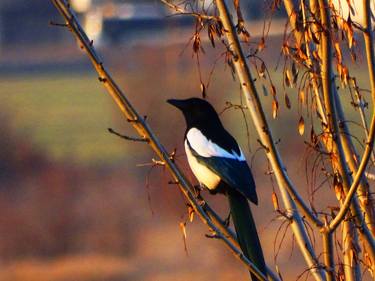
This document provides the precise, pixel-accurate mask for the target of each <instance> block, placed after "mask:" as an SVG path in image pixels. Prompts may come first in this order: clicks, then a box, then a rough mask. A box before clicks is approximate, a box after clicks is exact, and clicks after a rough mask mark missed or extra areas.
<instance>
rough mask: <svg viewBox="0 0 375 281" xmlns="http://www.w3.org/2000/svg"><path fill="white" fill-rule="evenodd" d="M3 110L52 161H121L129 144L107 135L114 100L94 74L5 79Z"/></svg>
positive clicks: (0, 82) (0, 94) (1, 84)
mask: <svg viewBox="0 0 375 281" xmlns="http://www.w3.org/2000/svg"><path fill="white" fill-rule="evenodd" d="M0 87H1V89H2V90H1V92H0V98H1V101H2V102H1V105H0V107H1V111H2V112H3V114H5V115H6V117H7V119H8V121H9V122H10V126H11V127H12V129H13V130H15V131H16V132H17V133H18V134H19V135H20V136H28V137H29V138H30V139H29V140H30V141H31V142H32V143H33V144H34V145H35V146H36V148H37V149H38V148H39V149H40V150H42V151H44V152H45V153H46V154H47V155H49V156H50V157H51V159H53V160H66V157H72V158H73V159H70V160H74V161H77V162H79V163H88V162H91V161H93V162H109V161H116V160H119V158H120V155H121V154H123V153H124V152H125V146H124V145H122V144H121V142H119V141H117V140H114V137H113V136H111V135H110V134H109V133H107V128H108V127H111V126H113V125H114V118H113V113H112V111H113V104H112V101H111V100H110V99H109V98H108V96H107V95H106V94H105V91H104V90H103V89H102V87H100V85H99V84H98V83H97V79H96V77H95V76H94V75H89V74H79V75H71V74H66V73H65V74H61V73H53V74H40V75H33V76H14V77H5V78H4V77H2V78H0Z"/></svg>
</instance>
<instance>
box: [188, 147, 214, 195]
mask: <svg viewBox="0 0 375 281" xmlns="http://www.w3.org/2000/svg"><path fill="white" fill-rule="evenodd" d="M185 152H186V155H187V159H188V162H189V165H190V168H191V170H192V171H193V174H194V176H195V177H196V178H197V179H198V181H199V182H200V183H201V184H204V185H205V186H206V187H207V188H208V189H215V188H216V186H217V185H218V184H219V182H220V177H219V176H218V175H216V174H215V173H214V172H212V171H211V170H210V169H208V168H207V167H206V166H204V165H202V164H200V163H199V162H198V161H197V159H196V158H195V157H194V156H193V154H192V153H191V151H190V148H189V145H188V144H187V140H185Z"/></svg>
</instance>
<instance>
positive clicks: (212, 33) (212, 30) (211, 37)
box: [207, 24, 216, 48]
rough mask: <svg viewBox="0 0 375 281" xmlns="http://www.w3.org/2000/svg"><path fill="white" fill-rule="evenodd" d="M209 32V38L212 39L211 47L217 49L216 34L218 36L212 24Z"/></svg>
mask: <svg viewBox="0 0 375 281" xmlns="http://www.w3.org/2000/svg"><path fill="white" fill-rule="evenodd" d="M207 32H208V38H209V39H210V42H211V45H212V47H214V48H215V34H216V32H215V27H214V26H213V25H212V24H210V25H209V26H208V29H207Z"/></svg>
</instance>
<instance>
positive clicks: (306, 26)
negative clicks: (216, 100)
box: [170, 0, 374, 280]
mask: <svg viewBox="0 0 375 281" xmlns="http://www.w3.org/2000/svg"><path fill="white" fill-rule="evenodd" d="M170 2H171V1H170ZM176 2H178V1H176ZM207 2H210V3H211V4H209V5H207ZM265 2H266V5H265V6H266V10H267V11H268V14H269V15H270V18H269V19H268V20H269V21H271V18H272V14H273V13H274V12H275V11H277V10H280V9H283V8H284V5H282V4H285V3H286V2H289V4H290V3H291V2H293V1H281V0H278V1H265ZM297 2H298V4H297V5H296V6H294V9H292V10H291V12H290V13H289V18H288V19H287V20H286V21H287V26H286V28H285V33H284V38H283V43H282V46H281V48H280V58H281V61H282V67H280V65H279V64H278V69H279V72H282V75H283V79H282V89H278V91H282V92H283V99H284V103H285V107H286V108H288V109H291V107H292V105H293V104H294V101H293V100H294V99H295V100H296V103H297V109H298V110H297V112H298V117H297V120H298V122H296V124H297V131H298V133H299V134H300V135H301V136H303V137H304V142H305V144H306V147H307V150H309V151H310V152H309V153H307V154H306V155H310V156H311V159H307V160H306V170H308V171H309V172H310V178H313V179H314V180H313V181H311V182H310V183H311V184H313V185H314V186H313V187H312V188H311V190H310V198H309V199H310V202H309V203H310V206H311V208H312V210H313V212H314V213H315V215H317V216H322V217H323V220H325V221H326V222H328V221H330V220H333V219H334V218H335V216H336V215H337V213H338V211H339V210H340V207H339V206H327V207H320V208H321V210H319V211H317V210H316V207H315V206H314V205H315V203H314V202H313V201H314V197H315V193H316V192H317V191H318V190H319V189H320V188H322V186H325V187H327V186H329V187H331V190H332V191H333V194H335V195H336V198H337V200H338V202H339V205H341V204H343V202H344V199H345V196H346V192H348V190H346V189H345V188H344V187H343V175H340V172H339V165H340V159H339V158H340V157H342V155H341V156H340V155H339V154H338V152H337V151H336V150H335V149H336V148H335V138H336V137H337V136H335V134H336V133H338V132H336V133H335V132H333V130H334V128H333V127H332V125H331V124H330V119H331V116H330V112H329V109H328V108H327V103H326V102H325V97H324V93H323V84H322V83H323V82H322V81H323V79H324V77H322V66H323V64H324V63H327V62H324V60H323V58H322V57H323V55H322V54H323V52H324V48H326V47H325V46H322V44H323V39H322V37H323V36H325V35H326V34H328V35H329V36H328V38H329V40H330V42H329V44H330V45H331V46H332V49H331V50H330V52H331V53H330V55H329V57H330V58H332V61H331V62H328V63H332V64H333V69H335V70H336V74H334V72H332V77H331V78H330V79H331V84H332V91H333V93H334V94H335V95H336V96H338V93H342V94H341V95H344V94H345V93H349V97H350V98H349V100H350V102H349V103H348V105H349V106H352V113H350V114H349V116H350V118H353V119H354V120H348V119H344V116H341V117H340V116H339V117H340V118H339V120H338V122H340V123H339V124H338V127H339V128H343V126H344V125H345V126H346V129H347V128H348V125H347V124H349V123H352V124H355V125H356V126H357V125H359V126H360V127H361V128H362V129H363V131H362V135H361V133H358V134H356V135H348V136H347V137H348V138H349V139H353V140H354V141H357V142H358V143H359V144H360V145H362V146H364V145H365V143H364V142H363V141H362V140H361V139H365V137H367V136H368V126H367V121H366V113H365V111H366V109H367V107H368V103H367V101H366V100H365V97H366V95H367V94H368V92H369V90H367V89H364V88H361V87H360V86H359V84H358V79H357V78H356V77H354V75H352V74H351V73H350V68H351V67H352V66H353V65H355V64H357V63H358V60H359V58H362V57H363V52H362V50H361V44H360V42H359V39H358V38H357V37H358V33H356V32H360V33H361V32H365V30H364V28H363V26H362V25H361V24H360V23H357V22H355V21H353V19H352V17H353V15H354V14H357V13H358V11H357V8H356V7H355V6H354V5H355V4H357V3H354V1H350V0H346V1H345V2H344V1H341V2H342V3H340V5H347V7H348V10H349V11H350V12H349V14H348V15H347V16H346V15H343V12H342V9H341V6H337V5H336V6H335V5H334V4H333V1H327V5H328V6H327V7H325V8H328V9H327V10H329V12H330V15H329V26H326V25H325V24H324V23H323V20H322V18H321V12H320V9H321V7H319V2H321V1H317V0H311V1H305V0H301V1H297ZM323 2H325V1H323ZM240 4H241V3H240V1H239V0H233V8H234V11H235V13H236V31H237V34H238V37H239V38H240V40H241V45H242V48H243V50H246V52H247V54H246V57H247V59H248V63H249V64H250V65H252V66H253V67H252V71H253V72H254V73H256V75H257V78H256V79H255V80H258V81H257V83H259V84H260V86H261V87H262V90H263V94H264V96H269V97H271V98H272V99H271V116H272V117H273V118H274V119H276V118H278V117H279V110H280V106H279V98H278V96H279V95H278V93H277V90H276V86H275V83H274V82H273V80H272V77H271V75H272V74H271V73H272V72H271V71H269V68H268V67H267V65H266V63H265V61H264V60H263V59H262V57H261V56H262V51H263V50H264V49H265V48H266V39H267V32H266V31H265V30H266V28H264V30H263V36H261V38H252V37H251V35H250V33H249V31H248V30H247V29H246V21H245V19H244V16H243V12H242V11H243V9H241V5H240ZM175 5H176V6H178V7H180V13H182V14H183V13H186V14H190V15H194V16H195V17H196V29H195V33H194V35H193V37H192V47H193V48H192V49H193V53H194V54H195V55H196V56H197V58H198V59H199V54H204V53H205V50H204V48H203V44H204V40H203V39H202V36H204V32H203V31H207V39H208V41H209V42H210V44H211V46H212V47H213V48H218V46H220V47H222V48H223V56H222V57H223V58H224V63H225V64H226V65H227V66H228V67H229V69H230V70H231V73H232V76H233V78H235V77H236V72H235V67H234V61H236V60H237V59H238V58H237V57H236V55H235V54H234V53H233V51H232V48H231V46H229V44H228V43H227V41H226V40H225V34H226V33H227V32H228V31H227V30H225V29H224V27H223V24H222V22H221V20H220V18H219V16H218V11H217V10H216V8H215V5H214V4H213V3H212V1H179V3H178V4H175ZM285 5H286V4H285ZM291 5H293V4H291ZM181 7H182V8H181ZM372 16H373V15H372ZM264 26H266V23H265V24H264ZM361 52H362V53H361ZM198 65H199V64H198ZM200 82H201V90H202V95H203V97H206V95H207V86H208V85H205V84H204V83H203V82H202V79H201V81H200ZM291 97H292V99H291ZM339 103H341V101H340V97H339V98H338V100H336V105H335V106H336V107H338V108H339V109H338V111H340V110H342V105H341V104H339ZM340 108H341V109H340ZM344 108H345V110H346V111H347V108H348V106H346V105H345V106H344ZM356 112H357V113H359V115H358V116H359V117H358V118H357V117H352V116H355V113H356ZM356 119H359V120H360V121H359V122H357V121H355V120H356ZM344 123H345V124H344ZM307 126H309V127H310V128H309V130H308V131H310V134H309V136H307V139H306V136H305V133H306V131H307V130H306V127H307ZM348 132H349V131H345V130H344V133H347V134H348ZM350 142H351V140H350ZM354 151H355V148H354ZM312 156H314V157H315V158H313V157H312ZM352 157H353V159H354V162H355V163H357V165H358V164H359V161H360V158H359V157H358V153H355V152H353V153H352ZM309 163H310V164H309ZM311 163H312V164H311ZM373 164H374V163H372V164H371V166H373ZM309 165H310V166H309ZM353 172H354V171H353V170H352V171H351V173H353ZM270 174H272V173H270ZM317 174H319V175H317ZM351 176H352V175H348V177H351ZM306 177H307V178H309V176H308V175H306ZM318 178H320V179H321V180H320V182H316V181H317V179H318ZM362 184H363V185H365V186H367V188H368V187H369V185H368V183H367V181H365V180H364V182H363V183H362ZM367 192H368V193H367V197H366V202H367V204H370V206H367V207H363V206H362V207H363V209H362V210H370V211H371V209H372V212H373V209H374V206H373V205H372V206H371V204H373V199H372V194H371V193H370V192H369V189H367ZM272 202H273V205H274V208H275V210H276V211H277V212H279V213H280V209H281V208H280V205H279V201H278V198H277V194H276V193H273V195H272ZM366 208H367V209H366ZM366 215H368V216H369V217H370V219H372V220H373V219H374V216H373V214H366ZM355 216H356V215H355V214H353V213H350V214H348V215H347V216H346V219H347V220H349V221H350V223H351V224H352V228H351V230H350V231H351V232H353V229H355V228H360V227H361V226H360V225H358V221H356V219H355V218H354V217H355ZM342 235H343V236H345V233H343V234H342ZM372 235H374V233H372ZM350 239H352V241H351V248H350V251H349V250H348V251H347V252H350V254H349V255H350V258H349V260H351V261H352V266H353V267H355V266H356V265H357V266H358V265H359V264H360V263H362V264H363V265H364V267H365V268H367V269H368V270H369V271H370V272H372V271H373V270H374V269H373V267H374V264H373V261H374V257H372V258H371V257H370V258H369V257H368V253H367V252H366V250H364V249H363V247H362V248H361V247H360V246H358V245H359V244H358V241H357V239H358V238H357V237H356V235H354V234H352V235H350ZM344 244H345V243H344V242H340V239H339V238H337V239H335V245H336V251H335V256H336V261H337V263H338V265H339V266H338V267H337V268H335V274H336V277H337V278H338V280H340V278H345V276H346V278H347V279H348V276H347V275H345V274H348V273H345V270H344V269H343V268H344V267H345V266H346V265H345V262H344V261H343V260H344V259H345V258H344V256H345V255H348V254H347V253H346V252H345V251H346V249H345V247H346V246H344ZM361 252H362V253H363V254H362V255H361V254H360V253H361ZM366 255H367V256H366ZM372 274H373V272H372ZM348 280H351V279H348Z"/></svg>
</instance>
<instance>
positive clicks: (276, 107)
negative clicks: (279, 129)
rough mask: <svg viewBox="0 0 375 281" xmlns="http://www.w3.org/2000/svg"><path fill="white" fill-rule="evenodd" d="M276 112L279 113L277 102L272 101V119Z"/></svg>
mask: <svg viewBox="0 0 375 281" xmlns="http://www.w3.org/2000/svg"><path fill="white" fill-rule="evenodd" d="M278 111H279V103H278V102H277V100H276V99H273V101H272V118H273V119H276V117H277V113H278Z"/></svg>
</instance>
